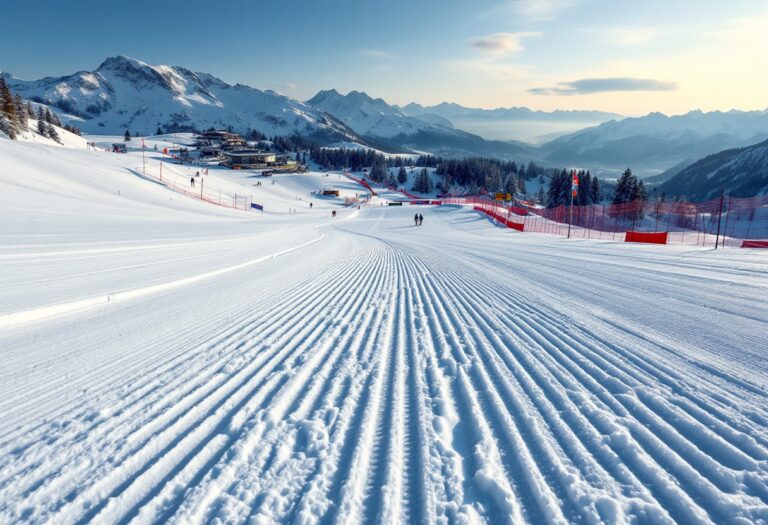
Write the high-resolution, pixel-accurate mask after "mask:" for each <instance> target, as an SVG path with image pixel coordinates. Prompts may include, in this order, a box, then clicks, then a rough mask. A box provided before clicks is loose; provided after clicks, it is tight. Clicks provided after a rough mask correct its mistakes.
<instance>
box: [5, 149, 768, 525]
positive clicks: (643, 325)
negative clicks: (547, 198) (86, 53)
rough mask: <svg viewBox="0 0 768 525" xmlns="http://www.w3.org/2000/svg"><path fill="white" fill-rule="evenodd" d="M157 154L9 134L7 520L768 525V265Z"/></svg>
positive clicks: (745, 255)
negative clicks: (149, 174)
mask: <svg viewBox="0 0 768 525" xmlns="http://www.w3.org/2000/svg"><path fill="white" fill-rule="evenodd" d="M140 161H141V154H140V153H137V152H130V153H128V154H125V155H121V154H110V153H106V152H93V151H79V150H73V149H67V148H60V147H52V146H46V145H41V144H36V143H18V142H11V141H7V140H0V164H2V166H3V168H4V169H3V170H1V171H0V214H2V215H0V218H1V219H2V225H3V226H2V229H1V230H0V259H1V260H2V267H3V271H2V273H0V289H2V292H3V293H2V297H3V301H2V303H1V304H0V358H2V363H3V366H2V367H0V522H3V523H19V522H53V523H85V522H90V521H93V522H98V523H128V522H138V523H145V522H170V523H185V524H186V523H199V522H220V523H245V522H249V523H273V522H284V523H321V522H322V523H329V522H344V523H360V522H381V523H408V522H412V523H416V522H456V523H483V522H487V523H522V522H528V523H601V522H604V523H674V522H677V523H764V522H766V521H767V520H768V490H767V489H766V487H768V362H766V360H765V349H766V348H768V315H767V313H768V302H767V300H766V297H768V294H767V293H766V292H767V291H768V256H766V254H765V252H764V251H762V252H761V251H759V250H735V249H732V250H718V251H717V252H715V251H713V250H710V249H692V248H690V247H686V246H680V247H678V246H651V245H648V246H645V245H625V244H620V243H609V242H602V243H601V242H595V241H585V240H579V241H568V240H565V239H559V238H552V237H548V236H540V235H535V234H518V233H514V232H512V231H511V230H504V229H500V228H496V227H494V226H493V225H492V223H491V222H490V221H488V220H486V219H484V218H483V217H481V216H480V215H479V214H478V213H476V212H473V211H471V210H469V209H462V208H459V207H453V206H444V207H413V206H405V207H402V208H390V207H387V206H369V207H363V209H362V210H359V211H358V210H357V209H356V208H344V207H343V205H342V202H341V199H330V200H321V199H316V198H315V197H314V196H312V195H311V193H310V192H311V191H314V189H315V188H317V187H318V186H319V185H323V184H331V183H332V184H334V185H344V184H352V183H351V181H346V182H345V181H344V180H342V179H340V178H338V175H336V179H335V180H334V175H328V176H327V177H326V176H325V175H324V174H320V173H312V174H307V175H292V176H276V177H275V180H276V184H275V185H274V186H272V185H271V183H270V182H268V181H270V179H267V178H263V179H262V178H258V179H256V178H254V176H255V174H254V173H248V172H242V173H239V172H229V171H224V170H220V171H216V173H213V171H212V172H211V174H210V175H208V177H210V180H211V181H214V180H216V181H219V183H221V184H225V183H226V184H229V185H231V187H245V186H247V185H248V184H249V183H250V182H251V181H253V180H264V181H267V182H265V183H264V185H263V186H261V187H259V190H258V191H260V192H262V193H261V197H262V199H263V201H264V202H265V203H266V210H267V211H265V213H264V214H260V213H255V212H245V211H239V210H229V209H226V208H221V207H218V206H213V205H211V204H207V203H203V202H200V201H198V200H195V199H193V198H190V197H186V196H182V195H180V194H178V193H176V192H174V191H172V190H170V189H168V188H167V187H164V186H161V185H160V184H158V183H156V182H153V181H152V180H148V179H146V178H143V177H141V176H139V175H138V174H137V172H136V169H137V166H140ZM157 165H158V161H157V160H155V159H154V158H153V159H151V160H150V169H155V168H156V167H157ZM171 169H178V170H188V169H191V168H187V167H184V168H182V167H178V166H174V167H173V168H171ZM186 174H187V172H186V171H184V176H185V177H186ZM347 189H348V191H353V190H354V188H353V187H347ZM310 199H311V200H312V202H313V203H315V204H316V205H315V206H313V208H312V209H309V208H308V205H307V201H308V200H310ZM289 202H295V203H296V208H297V209H298V211H297V213H289V212H288V211H287V209H288V208H289V207H290V206H289V204H288V203H289ZM271 208H272V209H274V211H272V212H271V211H269V210H270V209H271ZM331 209H336V210H338V211H339V216H337V217H336V218H335V219H331V217H330V213H329V212H330V210H331ZM416 211H418V212H419V213H422V214H423V215H424V217H425V220H424V225H423V226H422V227H420V228H417V227H415V226H413V221H412V217H413V214H414V213H415V212H416Z"/></svg>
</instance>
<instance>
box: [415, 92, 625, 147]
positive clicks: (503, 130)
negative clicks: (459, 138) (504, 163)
mask: <svg viewBox="0 0 768 525" xmlns="http://www.w3.org/2000/svg"><path fill="white" fill-rule="evenodd" d="M400 110H401V111H402V112H403V113H405V114H406V115H409V116H413V117H418V118H420V119H422V120H424V119H426V118H441V119H444V120H447V121H449V122H451V123H452V124H453V125H454V126H455V127H457V128H461V129H464V130H466V131H469V132H471V133H476V134H478V135H480V136H482V137H483V138H486V139H497V140H523V141H528V142H536V143H539V142H542V141H545V140H552V139H553V138H555V137H557V136H561V135H564V134H566V133H571V132H573V131H576V130H580V129H583V128H586V127H590V126H596V125H598V124H601V123H603V122H607V121H609V120H612V119H618V118H622V117H621V115H618V114H616V113H607V112H604V111H580V110H574V111H564V110H556V111H535V110H532V109H529V108H526V107H511V108H496V109H481V108H468V107H465V106H461V105H459V104H455V103H452V102H442V103H440V104H437V105H435V106H422V105H420V104H416V103H413V102H412V103H410V104H408V105H406V106H403V107H402V108H400Z"/></svg>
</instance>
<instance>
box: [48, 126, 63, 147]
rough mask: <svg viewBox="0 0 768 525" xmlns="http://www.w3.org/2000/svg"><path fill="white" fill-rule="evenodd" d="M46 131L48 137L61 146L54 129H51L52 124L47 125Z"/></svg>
mask: <svg viewBox="0 0 768 525" xmlns="http://www.w3.org/2000/svg"><path fill="white" fill-rule="evenodd" d="M46 131H47V132H48V137H50V138H52V139H53V140H55V141H56V142H58V143H59V144H61V139H60V138H59V134H58V133H56V128H54V127H53V124H48V127H47V129H46Z"/></svg>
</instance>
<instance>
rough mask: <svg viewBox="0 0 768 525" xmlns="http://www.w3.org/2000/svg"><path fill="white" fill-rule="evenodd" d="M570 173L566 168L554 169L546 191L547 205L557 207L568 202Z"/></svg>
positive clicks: (569, 198)
mask: <svg viewBox="0 0 768 525" xmlns="http://www.w3.org/2000/svg"><path fill="white" fill-rule="evenodd" d="M570 195H571V174H570V173H569V172H568V170H566V169H563V170H562V171H557V170H555V171H554V173H552V177H551V178H550V180H549V189H548V191H547V207H548V208H557V207H558V206H562V205H564V204H568V203H569V202H570V200H571V197H570Z"/></svg>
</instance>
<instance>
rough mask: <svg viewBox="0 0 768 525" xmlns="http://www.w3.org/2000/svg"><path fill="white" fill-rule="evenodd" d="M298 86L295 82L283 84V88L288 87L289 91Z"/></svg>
mask: <svg viewBox="0 0 768 525" xmlns="http://www.w3.org/2000/svg"><path fill="white" fill-rule="evenodd" d="M297 87H298V86H297V85H296V84H294V83H293V82H286V83H285V84H283V89H286V90H288V91H293V90H295V89H296V88H297Z"/></svg>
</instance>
